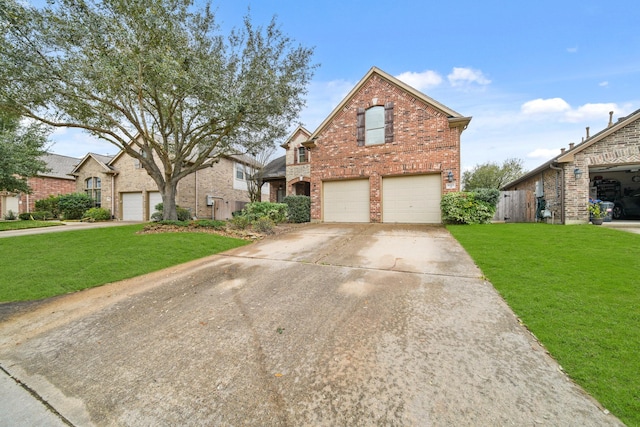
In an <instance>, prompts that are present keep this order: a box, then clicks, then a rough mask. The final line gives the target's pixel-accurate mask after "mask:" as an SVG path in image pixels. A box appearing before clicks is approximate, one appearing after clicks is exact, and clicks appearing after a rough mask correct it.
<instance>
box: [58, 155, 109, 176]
mask: <svg viewBox="0 0 640 427" xmlns="http://www.w3.org/2000/svg"><path fill="white" fill-rule="evenodd" d="M114 158H115V156H105V155H103V154H96V153H87V154H86V155H85V156H84V157H83V158H82V160H80V162H78V164H77V165H76V166H75V167H74V168H73V170H72V171H71V172H69V175H74V176H77V175H78V170H79V169H80V168H81V167H82V165H83V164H84V163H85V162H87V161H88V160H89V159H93V160H95V161H96V162H97V163H98V164H99V165H100V166H101V167H102V168H103V169H104V171H105V173H114V172H115V170H114V169H113V168H112V167H111V166H109V163H110V162H111V161H112V160H113V159H114Z"/></svg>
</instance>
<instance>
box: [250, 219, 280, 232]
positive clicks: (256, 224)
mask: <svg viewBox="0 0 640 427" xmlns="http://www.w3.org/2000/svg"><path fill="white" fill-rule="evenodd" d="M251 225H252V226H253V229H254V230H255V231H257V232H258V233H264V234H273V227H275V226H276V223H275V222H274V221H273V220H272V219H271V218H269V217H266V216H263V217H262V218H258V219H256V220H255V221H253V223H252V224H251Z"/></svg>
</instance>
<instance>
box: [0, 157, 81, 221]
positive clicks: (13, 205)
mask: <svg viewBox="0 0 640 427" xmlns="http://www.w3.org/2000/svg"><path fill="white" fill-rule="evenodd" d="M42 160H44V161H45V163H46V164H47V169H49V170H48V171H47V172H43V173H40V174H38V175H37V176H34V177H31V178H29V180H28V183H29V187H30V188H31V193H30V194H26V193H18V194H15V193H7V192H4V193H1V194H0V214H1V217H2V218H4V217H5V216H6V215H7V214H8V212H9V211H12V212H13V213H15V214H16V216H17V215H18V214H21V213H25V212H33V211H35V210H36V209H35V202H36V200H40V199H46V198H47V197H49V196H59V195H61V194H69V193H74V192H75V191H76V184H75V178H74V177H73V176H71V175H69V174H70V173H71V171H72V170H73V169H74V167H75V166H76V165H77V164H78V162H80V159H78V158H75V157H69V156H61V155H59V154H52V153H47V154H45V155H43V156H42Z"/></svg>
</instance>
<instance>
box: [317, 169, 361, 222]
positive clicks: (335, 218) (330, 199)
mask: <svg viewBox="0 0 640 427" xmlns="http://www.w3.org/2000/svg"><path fill="white" fill-rule="evenodd" d="M369 211H370V204H369V180H368V179H358V180H349V181H328V182H325V183H323V213H324V221H325V222H369V220H370V216H369Z"/></svg>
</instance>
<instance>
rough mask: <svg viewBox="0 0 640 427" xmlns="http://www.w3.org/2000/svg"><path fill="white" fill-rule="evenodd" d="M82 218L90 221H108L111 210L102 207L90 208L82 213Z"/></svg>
mask: <svg viewBox="0 0 640 427" xmlns="http://www.w3.org/2000/svg"><path fill="white" fill-rule="evenodd" d="M84 218H87V219H89V220H91V221H109V220H110V219H111V212H110V211H109V210H108V209H104V208H91V209H89V210H88V211H86V212H85V213H84Z"/></svg>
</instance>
